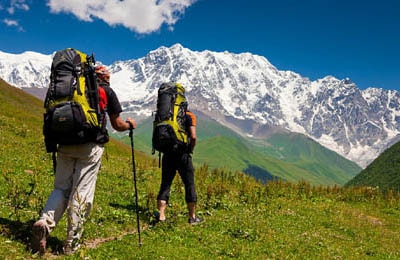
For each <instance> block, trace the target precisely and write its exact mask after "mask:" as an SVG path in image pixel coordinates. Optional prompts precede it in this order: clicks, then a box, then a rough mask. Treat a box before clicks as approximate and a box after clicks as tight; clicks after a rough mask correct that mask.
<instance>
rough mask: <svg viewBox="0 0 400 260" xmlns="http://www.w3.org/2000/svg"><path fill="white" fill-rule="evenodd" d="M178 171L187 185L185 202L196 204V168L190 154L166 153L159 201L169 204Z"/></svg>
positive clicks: (163, 159)
mask: <svg viewBox="0 0 400 260" xmlns="http://www.w3.org/2000/svg"><path fill="white" fill-rule="evenodd" d="M176 171H178V173H179V175H180V176H181V178H182V182H183V184H184V185H185V200H186V202H187V203H189V202H196V201H197V195H196V188H195V185H194V168H193V163H192V156H191V155H190V154H189V153H166V154H164V155H163V158H162V180H161V186H160V191H159V193H158V196H157V200H165V201H167V202H168V199H169V194H170V191H171V185H172V181H173V180H174V178H175V175H176Z"/></svg>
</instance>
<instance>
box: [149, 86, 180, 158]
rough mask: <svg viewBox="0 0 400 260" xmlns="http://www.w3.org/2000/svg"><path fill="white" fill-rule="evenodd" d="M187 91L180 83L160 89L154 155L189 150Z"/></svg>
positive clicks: (154, 136)
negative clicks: (157, 152)
mask: <svg viewBox="0 0 400 260" xmlns="http://www.w3.org/2000/svg"><path fill="white" fill-rule="evenodd" d="M187 106H188V103H187V101H186V97H185V89H184V87H183V86H182V85H180V84H179V83H172V82H169V83H163V84H161V86H160V88H159V89H158V96H157V111H156V114H155V118H154V122H153V138H152V143H153V153H154V151H155V150H157V151H159V152H161V153H168V152H176V151H182V150H184V149H187V148H188V133H187V131H186V111H187Z"/></svg>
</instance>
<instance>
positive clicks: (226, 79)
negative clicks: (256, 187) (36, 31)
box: [0, 44, 400, 167]
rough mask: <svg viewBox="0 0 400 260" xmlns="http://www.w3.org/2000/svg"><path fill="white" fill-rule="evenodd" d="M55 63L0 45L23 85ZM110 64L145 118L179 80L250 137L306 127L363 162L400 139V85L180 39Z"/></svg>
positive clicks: (14, 79)
mask: <svg viewBox="0 0 400 260" xmlns="http://www.w3.org/2000/svg"><path fill="white" fill-rule="evenodd" d="M50 65H51V55H41V54H37V53H32V52H27V53H23V54H19V55H12V54H6V53H2V52H0V77H2V78H3V79H4V80H5V81H7V82H9V83H10V84H12V85H15V86H17V87H20V88H31V90H32V89H38V88H44V87H45V86H47V84H48V75H49V73H50ZM109 69H110V71H111V72H112V77H111V84H112V87H113V88H114V89H115V91H116V93H117V95H118V97H119V98H120V100H121V101H122V102H123V104H124V107H125V108H126V109H127V110H129V111H130V113H135V114H136V116H138V117H142V118H145V117H149V116H151V113H152V111H153V110H154V109H155V100H156V94H157V89H158V86H159V85H160V83H161V82H164V81H179V82H181V83H182V84H183V85H184V86H185V87H186V90H187V96H188V99H189V101H190V109H192V110H196V111H201V112H202V114H204V115H206V116H208V117H210V118H213V119H215V120H216V121H218V122H220V123H222V124H224V125H226V126H228V127H230V128H232V129H234V130H236V131H237V132H239V133H241V134H242V135H245V136H248V137H249V138H265V137H267V136H268V134H269V133H270V132H271V131H281V130H286V131H291V132H298V133H302V134H304V135H306V136H309V137H310V138H312V139H314V140H316V141H317V142H319V143H320V144H322V145H323V146H325V147H327V148H329V149H331V150H333V151H336V152H337V153H339V154H341V155H342V156H344V157H346V158H348V159H350V160H352V161H355V162H356V163H358V164H359V165H360V166H362V167H365V166H367V165H368V164H369V163H370V162H371V161H372V160H373V159H375V158H376V157H377V156H378V155H379V154H380V153H381V152H383V151H384V150H385V149H386V148H387V147H389V146H390V145H392V144H394V143H395V142H397V141H398V140H400V93H399V92H397V91H395V90H384V89H377V88H369V89H365V90H361V89H359V88H358V87H357V85H356V84H355V83H354V82H352V81H351V80H350V79H342V80H339V79H336V78H334V77H332V76H327V77H324V78H322V79H318V80H316V81H311V80H309V79H308V78H305V77H302V76H301V75H299V74H297V73H295V72H291V71H280V70H278V69H277V68H276V67H274V66H273V65H272V64H271V63H270V62H269V61H268V60H267V59H266V58H265V57H262V56H258V55H253V54H251V53H241V54H233V53H229V52H212V51H202V52H196V51H191V50H189V49H187V48H184V47H183V46H181V45H180V44H176V45H173V46H171V47H170V48H167V47H160V48H158V49H156V50H154V51H151V52H149V53H148V54H147V55H146V56H145V57H143V58H140V59H136V60H126V61H117V62H115V63H113V64H111V65H109Z"/></svg>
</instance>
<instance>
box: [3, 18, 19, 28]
mask: <svg viewBox="0 0 400 260" xmlns="http://www.w3.org/2000/svg"><path fill="white" fill-rule="evenodd" d="M3 23H5V24H6V25H7V26H19V24H18V21H17V20H11V19H7V18H6V19H4V20H3Z"/></svg>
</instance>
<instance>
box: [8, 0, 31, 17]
mask: <svg viewBox="0 0 400 260" xmlns="http://www.w3.org/2000/svg"><path fill="white" fill-rule="evenodd" d="M16 9H19V10H23V11H29V5H28V4H27V3H26V1H25V0H11V1H10V6H9V7H8V8H7V12H8V13H9V14H11V15H12V14H14V13H15V10H16Z"/></svg>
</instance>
